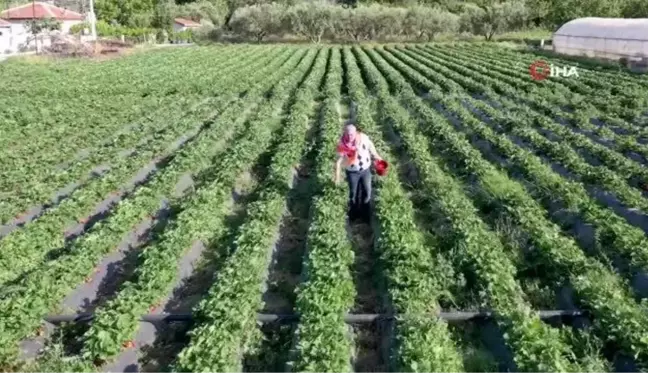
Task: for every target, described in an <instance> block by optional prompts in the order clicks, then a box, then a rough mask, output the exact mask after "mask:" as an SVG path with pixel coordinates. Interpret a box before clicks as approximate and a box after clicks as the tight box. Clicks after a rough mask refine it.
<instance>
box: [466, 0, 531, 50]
mask: <svg viewBox="0 0 648 373" xmlns="http://www.w3.org/2000/svg"><path fill="white" fill-rule="evenodd" d="M527 19H528V11H527V9H526V6H525V4H524V2H522V1H518V0H513V1H508V2H504V3H497V4H493V5H486V6H482V7H480V6H478V5H475V4H465V6H464V11H463V13H462V15H461V18H460V26H461V31H468V32H470V33H472V34H473V35H481V36H484V37H485V38H486V40H491V39H492V38H493V36H494V35H495V34H498V33H503V32H506V31H513V30H516V29H519V28H521V27H523V26H524V25H525V24H526V21H527Z"/></svg>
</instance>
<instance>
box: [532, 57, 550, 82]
mask: <svg viewBox="0 0 648 373" xmlns="http://www.w3.org/2000/svg"><path fill="white" fill-rule="evenodd" d="M550 74H551V67H550V66H549V64H548V63H547V62H546V61H543V60H538V61H533V63H532V64H531V65H530V66H529V75H531V78H532V79H533V80H545V79H547V78H548V77H549V75H550Z"/></svg>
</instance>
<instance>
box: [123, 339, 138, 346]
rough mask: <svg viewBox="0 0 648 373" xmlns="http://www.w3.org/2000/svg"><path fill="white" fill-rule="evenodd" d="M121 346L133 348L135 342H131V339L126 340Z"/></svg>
mask: <svg viewBox="0 0 648 373" xmlns="http://www.w3.org/2000/svg"><path fill="white" fill-rule="evenodd" d="M122 346H123V347H124V348H133V347H135V342H133V341H132V340H128V341H126V342H124V343H123V344H122Z"/></svg>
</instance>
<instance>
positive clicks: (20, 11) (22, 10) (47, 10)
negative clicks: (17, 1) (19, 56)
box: [0, 2, 85, 53]
mask: <svg viewBox="0 0 648 373" xmlns="http://www.w3.org/2000/svg"><path fill="white" fill-rule="evenodd" d="M47 18H53V19H55V20H57V21H59V22H60V23H61V30H60V31H61V33H64V34H67V33H69V32H70V28H71V27H72V26H74V25H77V24H80V23H83V21H84V19H85V18H84V16H83V15H82V14H80V13H77V12H74V11H71V10H68V9H63V8H59V7H57V6H54V5H52V4H49V3H44V2H34V3H28V4H24V5H20V6H17V7H15V8H11V9H7V10H5V11H3V12H2V13H0V19H2V23H0V28H1V29H0V32H2V35H0V53H4V52H5V51H7V50H9V51H11V52H17V51H20V50H22V49H27V48H33V47H34V46H35V42H34V35H33V34H32V33H31V31H30V30H29V27H28V23H29V22H30V21H32V20H34V19H47ZM3 24H4V25H5V26H4V27H3V26H2V25H3ZM7 24H8V25H9V32H7V34H5V32H4V30H5V29H6V28H7V27H6V25H7ZM6 35H8V36H6ZM49 42H50V41H49V40H48V38H46V37H45V36H43V35H41V36H39V37H38V43H39V45H48V44H49ZM5 46H6V47H5Z"/></svg>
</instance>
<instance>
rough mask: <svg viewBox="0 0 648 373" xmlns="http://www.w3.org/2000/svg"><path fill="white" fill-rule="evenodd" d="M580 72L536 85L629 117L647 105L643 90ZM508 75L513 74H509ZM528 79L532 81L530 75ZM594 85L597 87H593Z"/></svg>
mask: <svg viewBox="0 0 648 373" xmlns="http://www.w3.org/2000/svg"><path fill="white" fill-rule="evenodd" d="M511 60H515V59H514V58H513V59H511V58H510V57H509V66H510V63H511ZM527 66H528V65H527ZM520 70H522V69H520ZM505 74H506V73H505ZM579 74H582V76H581V75H579V77H578V79H561V81H560V82H559V83H555V84H552V83H554V82H553V79H551V78H550V79H549V80H548V81H547V80H545V81H542V82H536V83H535V85H536V86H542V87H543V88H544V89H547V88H551V89H558V90H561V91H563V92H566V94H567V95H568V96H571V97H570V98H574V99H577V97H579V96H580V97H587V98H588V101H590V102H592V103H593V104H594V105H595V106H596V107H597V108H598V109H600V110H601V111H603V112H607V113H614V114H618V115H621V116H623V117H626V118H629V119H631V118H632V117H633V116H634V115H636V113H637V112H638V110H640V109H641V108H642V107H643V106H644V105H645V98H643V97H642V94H641V92H640V91H638V90H632V89H630V87H628V89H627V90H621V89H619V87H618V82H617V81H615V82H614V83H613V84H610V83H608V82H605V79H604V78H603V77H598V78H595V79H589V78H588V75H589V74H588V71H587V70H585V69H582V70H581V71H580V72H579ZM508 76H511V75H510V74H508ZM526 81H528V82H529V81H530V79H529V77H528V76H527V79H526ZM615 84H616V85H615ZM593 85H594V86H597V87H593Z"/></svg>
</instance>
